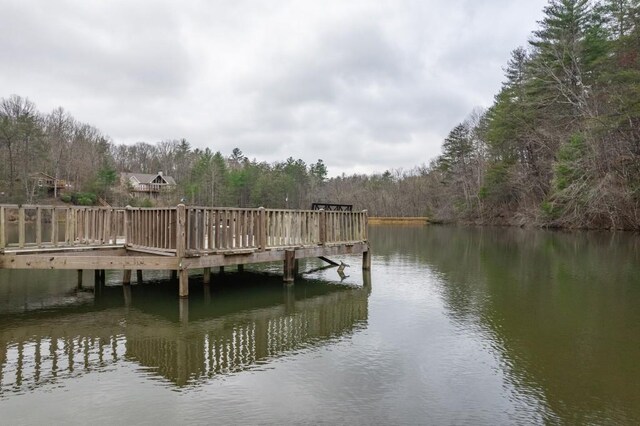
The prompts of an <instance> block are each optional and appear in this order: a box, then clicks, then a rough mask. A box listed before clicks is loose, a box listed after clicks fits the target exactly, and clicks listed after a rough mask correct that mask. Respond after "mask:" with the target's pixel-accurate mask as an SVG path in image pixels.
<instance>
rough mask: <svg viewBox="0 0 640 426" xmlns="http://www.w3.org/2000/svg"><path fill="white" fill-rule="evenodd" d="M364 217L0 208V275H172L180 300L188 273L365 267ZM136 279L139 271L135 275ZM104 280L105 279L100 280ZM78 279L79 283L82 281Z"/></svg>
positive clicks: (289, 273)
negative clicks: (349, 261) (358, 261)
mask: <svg viewBox="0 0 640 426" xmlns="http://www.w3.org/2000/svg"><path fill="white" fill-rule="evenodd" d="M367 220H368V217H367V212H366V211H362V212H342V211H323V210H320V211H318V210H276V209H265V208H262V207H261V208H257V209H238V208H218V207H192V206H185V205H183V204H180V205H178V206H176V207H167V208H133V207H126V208H115V207H76V206H73V207H71V206H39V205H21V206H18V205H0V269H77V270H78V271H82V270H84V269H93V270H95V271H96V277H99V276H100V274H101V271H104V270H106V269H110V270H122V271H124V272H123V283H124V284H125V285H127V284H129V283H130V281H131V271H132V270H137V271H142V270H171V271H176V274H177V277H178V280H179V293H180V296H181V297H187V296H188V294H189V275H188V271H189V270H191V269H203V270H204V280H205V283H207V282H208V281H209V279H210V278H209V277H210V271H211V268H212V267H224V266H228V265H245V264H251V263H262V262H274V261H282V262H283V264H284V267H283V272H284V281H285V282H293V280H294V277H295V275H296V273H297V260H298V259H303V258H310V257H321V256H322V257H328V256H336V255H345V254H362V255H363V261H362V267H363V269H365V270H367V269H369V268H370V262H371V261H370V256H369V244H368V240H367ZM139 273H140V272H139ZM102 275H103V274H102ZM79 276H81V275H80V274H79Z"/></svg>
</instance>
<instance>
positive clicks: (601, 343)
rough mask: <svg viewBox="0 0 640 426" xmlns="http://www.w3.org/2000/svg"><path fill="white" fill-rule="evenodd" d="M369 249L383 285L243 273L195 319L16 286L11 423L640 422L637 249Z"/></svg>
mask: <svg viewBox="0 0 640 426" xmlns="http://www.w3.org/2000/svg"><path fill="white" fill-rule="evenodd" d="M369 232H370V239H371V243H372V249H373V262H372V263H373V265H372V266H373V268H372V272H371V274H370V275H364V276H363V274H362V272H361V268H360V265H361V263H360V262H361V259H360V258H359V257H348V256H347V257H343V258H339V259H337V260H343V261H345V262H346V263H348V264H350V265H351V266H350V267H349V268H347V270H346V274H347V276H345V277H340V276H339V275H338V273H337V272H336V270H335V269H334V268H331V269H324V270H319V271H315V272H310V273H305V274H304V275H303V277H302V278H299V279H298V280H297V281H296V284H295V285H294V287H292V288H291V287H284V286H283V285H282V282H281V277H280V276H279V274H280V267H281V266H280V265H277V264H272V265H263V266H260V267H255V266H248V267H247V268H246V269H245V272H244V273H238V272H236V271H234V270H233V268H230V269H227V271H226V272H225V273H224V274H214V276H213V280H212V283H211V285H210V286H209V287H205V286H203V285H202V282H201V279H200V276H199V275H197V274H194V275H193V276H192V277H191V284H190V286H191V297H190V299H189V301H188V302H184V301H182V302H181V301H180V300H179V299H178V298H177V296H176V295H177V285H176V284H175V283H172V282H171V281H170V280H168V279H167V276H166V274H164V273H160V272H158V273H145V276H144V283H141V284H136V283H135V282H134V284H133V285H132V286H131V287H122V286H121V285H120V280H121V273H115V272H113V273H111V272H109V273H108V274H107V283H106V285H105V286H98V287H94V285H93V274H92V272H91V271H86V272H85V275H84V280H83V284H84V285H83V288H81V289H78V288H77V277H76V273H75V271H70V272H65V271H40V272H38V271H29V272H25V271H0V423H1V424H43V423H46V424H49V423H65V424H87V423H92V424H112V423H114V422H116V421H118V422H126V423H127V424H129V423H135V424H147V423H148V424H212V423H215V424H238V423H242V424H246V423H251V424H255V423H260V424H292V423H296V424H297V423H313V424H316V423H325V424H473V425H476V424H488V425H489V424H491V425H493V424H545V423H546V424H548V423H551V424H638V423H640V365H639V363H638V360H640V237H638V236H637V235H634V234H609V233H554V232H545V231H528V230H519V229H493V228H485V229H469V228H453V227H451V228H449V227H419V228H417V227H372V228H371V229H370V231H369ZM320 266H322V264H321V262H320V261H308V262H303V263H302V265H301V271H305V272H306V271H312V270H314V269H317V268H318V267H320ZM134 276H135V274H134ZM134 281H135V280H134Z"/></svg>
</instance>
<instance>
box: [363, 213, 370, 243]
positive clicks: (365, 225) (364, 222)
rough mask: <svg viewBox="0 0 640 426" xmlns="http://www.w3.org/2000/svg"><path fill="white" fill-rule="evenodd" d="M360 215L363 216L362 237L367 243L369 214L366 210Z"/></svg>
mask: <svg viewBox="0 0 640 426" xmlns="http://www.w3.org/2000/svg"><path fill="white" fill-rule="evenodd" d="M362 213H363V215H364V221H363V225H362V227H363V229H362V233H363V234H362V235H363V237H364V241H369V212H368V211H367V210H362Z"/></svg>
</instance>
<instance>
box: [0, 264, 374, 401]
mask: <svg viewBox="0 0 640 426" xmlns="http://www.w3.org/2000/svg"><path fill="white" fill-rule="evenodd" d="M367 278H368V277H366V278H365V286H363V287H348V286H342V285H339V284H332V283H327V282H321V281H312V280H298V281H296V284H295V286H291V287H283V285H282V282H281V281H280V277H277V276H276V277H272V276H269V275H264V274H252V273H243V274H231V275H220V276H218V277H216V281H215V282H214V283H212V284H211V287H210V288H209V287H207V286H201V285H200V286H198V284H197V283H192V286H193V287H192V288H194V291H193V292H192V297H191V299H190V300H179V299H178V298H177V297H176V296H175V294H176V292H175V284H171V283H167V282H151V283H147V284H143V285H134V286H129V287H121V286H103V287H100V288H97V289H96V291H95V297H93V298H88V297H87V290H84V291H80V292H79V293H77V295H78V297H77V304H75V305H72V306H68V305H65V306H61V307H53V308H52V307H51V306H49V307H48V308H47V309H46V310H42V309H39V310H29V311H27V312H24V313H20V314H16V313H12V314H3V315H2V316H0V330H1V331H0V399H1V398H3V397H7V396H9V395H11V394H16V393H26V392H29V391H31V390H33V389H36V388H39V387H46V386H52V387H61V386H62V387H64V381H65V380H66V379H68V378H72V377H78V376H80V375H84V374H90V373H92V372H98V371H103V370H105V369H109V368H110V366H113V365H114V364H117V363H121V362H131V363H134V365H136V366H138V367H139V368H141V369H143V370H144V371H146V372H147V374H151V375H154V376H157V377H159V378H162V379H163V380H167V381H168V382H169V383H172V384H173V385H175V386H178V387H184V386H192V385H196V384H197V383H200V382H202V381H206V380H208V379H210V378H213V377H216V376H218V375H224V374H230V373H236V372H240V371H243V370H246V369H251V368H256V367H257V366H259V365H261V364H266V363H268V362H269V360H271V359H274V358H276V357H280V356H284V355H287V354H289V353H292V352H295V351H299V350H304V349H308V348H312V347H316V346H319V345H322V344H326V343H328V342H331V341H333V340H337V339H341V338H345V337H348V336H349V335H350V334H351V333H353V332H355V331H357V330H358V329H361V328H363V327H365V326H366V321H367V316H368V296H369V293H370V289H371V287H370V283H369V282H368V279H367ZM76 292H77V290H68V289H67V290H66V293H65V295H63V296H64V297H61V296H59V295H58V296H55V297H58V298H59V299H63V300H66V301H68V300H69V299H70V298H72V297H73V296H74V294H76ZM52 297H54V296H52Z"/></svg>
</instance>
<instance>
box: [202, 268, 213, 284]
mask: <svg viewBox="0 0 640 426" xmlns="http://www.w3.org/2000/svg"><path fill="white" fill-rule="evenodd" d="M202 282H203V283H204V284H209V282H211V268H204V269H203V270H202Z"/></svg>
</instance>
